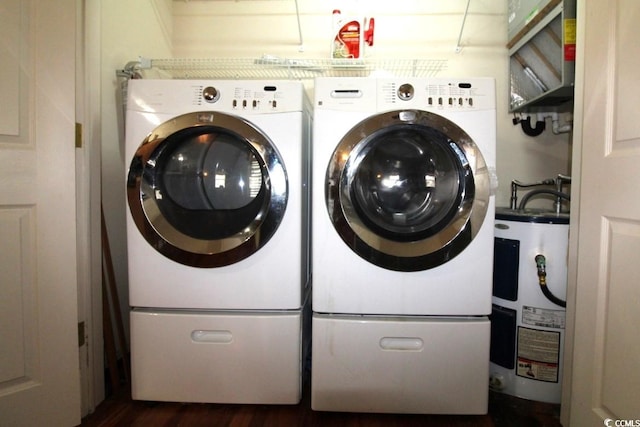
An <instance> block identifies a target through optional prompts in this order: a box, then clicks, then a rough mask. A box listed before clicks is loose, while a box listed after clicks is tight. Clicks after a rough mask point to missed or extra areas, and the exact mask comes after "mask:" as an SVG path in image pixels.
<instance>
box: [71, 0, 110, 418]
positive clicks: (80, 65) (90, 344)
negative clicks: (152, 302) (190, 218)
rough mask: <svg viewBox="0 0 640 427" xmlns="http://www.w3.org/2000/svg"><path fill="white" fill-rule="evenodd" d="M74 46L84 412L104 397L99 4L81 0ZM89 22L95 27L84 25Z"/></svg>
mask: <svg viewBox="0 0 640 427" xmlns="http://www.w3.org/2000/svg"><path fill="white" fill-rule="evenodd" d="M76 7H77V8H78V14H77V15H78V21H79V22H78V33H79V34H78V37H77V45H76V56H77V58H78V61H77V76H78V79H77V82H76V87H77V89H78V91H77V93H78V97H77V99H76V117H77V120H78V123H80V124H81V128H79V130H81V138H82V147H81V148H77V149H76V176H77V181H76V192H77V195H78V201H77V208H76V211H77V236H78V237H77V240H78V249H79V250H78V316H79V318H78V322H80V323H81V324H82V323H84V327H83V328H80V330H83V331H84V342H85V344H84V346H80V356H81V359H80V362H81V369H80V382H81V393H82V408H81V409H82V412H81V413H82V416H83V417H84V416H86V415H87V414H89V413H91V412H93V410H94V409H95V407H96V406H97V405H98V404H99V403H100V402H102V401H103V400H104V398H105V383H104V345H103V330H102V280H103V279H102V240H101V173H100V168H101V166H100V165H101V120H100V111H101V96H102V95H101V90H100V88H101V78H102V75H101V65H100V64H101V52H102V49H101V35H100V34H101V25H100V23H101V6H100V3H99V2H94V1H90V0H77V5H76ZM86 23H91V25H86Z"/></svg>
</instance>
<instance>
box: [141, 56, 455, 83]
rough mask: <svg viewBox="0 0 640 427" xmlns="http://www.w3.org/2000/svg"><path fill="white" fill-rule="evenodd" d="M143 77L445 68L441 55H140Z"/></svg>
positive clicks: (407, 73)
mask: <svg viewBox="0 0 640 427" xmlns="http://www.w3.org/2000/svg"><path fill="white" fill-rule="evenodd" d="M137 64H139V66H138V67H136V68H137V71H139V73H140V74H141V76H142V77H145V75H153V74H156V75H157V74H159V75H161V76H164V77H167V78H175V79H244V80H257V79H289V80H305V79H313V78H315V77H321V76H322V77H368V76H371V75H382V76H395V77H434V76H435V75H437V74H438V73H439V72H440V71H442V70H444V69H446V67H447V61H446V60H441V59H384V60H373V59H365V60H352V59H283V58H279V57H273V56H263V57H260V58H257V59H253V58H202V59H197V58H184V59H149V60H145V59H141V60H140V62H139V63H137Z"/></svg>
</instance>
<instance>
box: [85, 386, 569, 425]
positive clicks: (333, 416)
mask: <svg viewBox="0 0 640 427" xmlns="http://www.w3.org/2000/svg"><path fill="white" fill-rule="evenodd" d="M559 413H560V407H559V405H551V404H545V403H540V402H532V401H529V400H524V399H518V398H515V397H512V396H508V395H504V394H499V393H493V392H492V393H491V395H490V403H489V414H488V415H485V416H448V415H407V414H397V415H396V414H355V413H338V412H317V411H312V410H311V407H310V398H309V390H308V387H307V388H306V389H305V393H304V395H303V399H302V402H301V403H300V404H298V405H226V404H224V405H223V404H200V403H198V404H195V403H191V404H184V403H165V402H140V401H132V400H131V397H130V393H129V390H128V387H126V386H124V387H122V388H121V390H120V391H119V392H117V393H114V394H112V395H111V396H110V397H108V398H107V399H106V400H105V401H104V402H102V403H101V404H100V405H99V406H98V407H97V408H96V411H95V412H94V413H93V414H91V415H89V416H88V417H86V418H85V419H83V420H82V424H81V426H86V427H98V426H100V427H125V426H144V427H148V426H153V427H169V426H185V427H191V426H207V427H216V426H225V427H226V426H228V427H263V426H264V427H270V426H272V427H280V426H284V427H295V426H300V427H303V426H304V427H326V426H332V427H333V426H345V427H356V426H357V427H378V426H379V427H413V426H420V427H425V426H438V427H463V426H469V427H471V426H473V427H476V426H477V427H485V426H486V427H490V426H496V427H512V426H513V427H559V426H560V422H559Z"/></svg>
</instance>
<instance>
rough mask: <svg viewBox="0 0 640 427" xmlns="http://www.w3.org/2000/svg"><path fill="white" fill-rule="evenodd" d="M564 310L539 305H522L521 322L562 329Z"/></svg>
mask: <svg viewBox="0 0 640 427" xmlns="http://www.w3.org/2000/svg"><path fill="white" fill-rule="evenodd" d="M564 317H565V311H564V310H550V309H548V308H539V307H529V306H526V305H525V306H523V307H522V323H523V324H525V325H530V326H540V327H543V328H557V329H564Z"/></svg>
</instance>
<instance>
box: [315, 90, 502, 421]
mask: <svg viewBox="0 0 640 427" xmlns="http://www.w3.org/2000/svg"><path fill="white" fill-rule="evenodd" d="M313 140H314V148H313V178H312V198H313V203H312V205H313V215H312V218H313V220H312V232H313V236H314V237H313V243H312V248H313V249H312V253H313V267H312V268H313V271H314V273H313V274H314V286H313V312H314V314H313V345H312V348H313V356H312V407H313V408H314V409H318V410H337V411H364V412H416V413H467V414H473V413H476V414H477V413H485V412H486V411H487V403H488V376H489V375H488V360H489V359H488V357H489V334H490V327H489V321H488V318H487V315H488V314H490V312H491V289H492V265H493V221H492V218H493V216H494V209H495V207H494V206H495V205H494V195H493V189H494V188H493V187H494V186H495V178H494V172H493V171H494V167H495V144H496V112H495V82H494V80H493V79H488V78H469V79H427V78H382V79H374V78H318V79H316V82H315V101H314V131H313Z"/></svg>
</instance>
